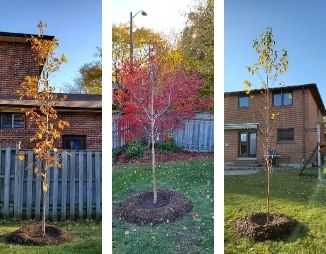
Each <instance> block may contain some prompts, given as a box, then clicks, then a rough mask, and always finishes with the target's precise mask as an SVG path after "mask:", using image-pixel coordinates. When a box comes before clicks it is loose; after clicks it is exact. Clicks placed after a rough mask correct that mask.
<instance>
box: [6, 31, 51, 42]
mask: <svg viewBox="0 0 326 254" xmlns="http://www.w3.org/2000/svg"><path fill="white" fill-rule="evenodd" d="M31 36H34V37H36V36H38V35H37V34H25V33H8V32H1V31H0V41H6V42H21V43H26V38H28V37H31ZM43 39H45V40H53V39H54V36H52V35H43Z"/></svg>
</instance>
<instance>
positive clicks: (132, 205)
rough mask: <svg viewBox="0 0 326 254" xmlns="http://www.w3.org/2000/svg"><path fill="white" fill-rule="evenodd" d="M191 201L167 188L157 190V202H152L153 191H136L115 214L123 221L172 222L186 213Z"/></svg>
mask: <svg viewBox="0 0 326 254" xmlns="http://www.w3.org/2000/svg"><path fill="white" fill-rule="evenodd" d="M192 207H193V206H192V203H191V201H189V200H188V199H187V198H186V197H185V196H184V195H182V194H180V193H178V192H175V191H172V190H167V189H159V190H158V191H157V204H156V205H154V204H153V192H151V191H146V192H141V193H138V194H136V195H134V196H132V197H130V198H128V199H127V200H125V201H124V202H122V203H120V204H119V205H118V206H117V208H116V209H115V211H114V213H115V215H116V216H117V217H118V218H120V219H122V220H125V221H128V222H132V223H136V224H139V225H143V224H149V223H151V224H159V223H164V222H167V223H168V222H172V221H175V220H177V219H178V218H180V217H183V216H184V215H186V214H188V213H189V212H190V211H191V209H192Z"/></svg>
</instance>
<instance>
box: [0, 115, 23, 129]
mask: <svg viewBox="0 0 326 254" xmlns="http://www.w3.org/2000/svg"><path fill="white" fill-rule="evenodd" d="M0 128H1V129H24V128H25V115H24V114H13V113H1V114H0Z"/></svg>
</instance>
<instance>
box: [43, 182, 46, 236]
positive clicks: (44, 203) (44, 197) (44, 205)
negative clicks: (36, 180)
mask: <svg viewBox="0 0 326 254" xmlns="http://www.w3.org/2000/svg"><path fill="white" fill-rule="evenodd" d="M45 181H46V178H45V177H43V176H42V186H43V184H44V183H45ZM45 208H46V192H45V191H44V190H43V188H42V234H43V236H45Z"/></svg>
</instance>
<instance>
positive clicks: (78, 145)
mask: <svg viewBox="0 0 326 254" xmlns="http://www.w3.org/2000/svg"><path fill="white" fill-rule="evenodd" d="M62 148H63V149H72V150H84V149H86V136H77V135H63V136H62Z"/></svg>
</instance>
